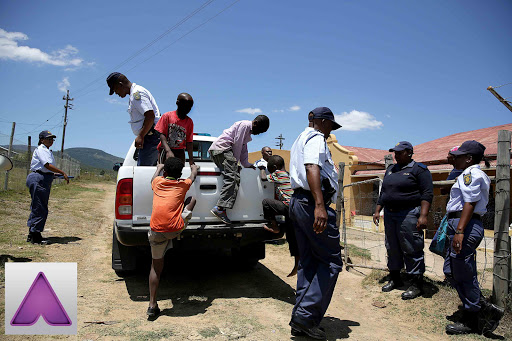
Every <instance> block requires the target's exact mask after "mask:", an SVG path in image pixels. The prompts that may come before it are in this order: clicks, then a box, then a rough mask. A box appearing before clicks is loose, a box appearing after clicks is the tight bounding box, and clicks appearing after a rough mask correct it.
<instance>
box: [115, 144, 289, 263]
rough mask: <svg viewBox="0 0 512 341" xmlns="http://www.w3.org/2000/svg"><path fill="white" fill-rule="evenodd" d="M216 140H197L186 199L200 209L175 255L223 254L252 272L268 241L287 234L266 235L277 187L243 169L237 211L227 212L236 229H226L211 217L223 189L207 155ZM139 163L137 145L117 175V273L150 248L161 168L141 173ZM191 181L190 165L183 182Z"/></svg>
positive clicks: (175, 244) (143, 169)
mask: <svg viewBox="0 0 512 341" xmlns="http://www.w3.org/2000/svg"><path fill="white" fill-rule="evenodd" d="M214 140H215V138H214V137H211V136H209V135H207V134H195V135H194V154H193V156H194V162H195V163H196V165H198V166H199V172H198V176H197V178H196V180H195V181H194V183H193V184H192V186H191V187H190V190H189V191H188V193H187V196H194V197H195V198H196V199H197V204H196V206H195V208H194V211H193V215H192V218H191V219H190V222H189V225H188V227H187V229H186V230H185V231H183V233H182V234H181V235H180V237H178V239H176V240H174V241H173V249H175V250H205V249H223V250H227V251H229V252H231V254H232V255H233V256H234V257H236V259H237V261H238V262H240V263H242V264H244V265H248V266H252V265H255V264H256V263H257V262H258V260H259V259H263V258H265V244H264V241H265V240H271V239H277V238H280V237H282V234H281V235H276V234H272V233H269V232H267V231H265V230H264V229H263V223H264V219H263V209H262V205H261V201H262V200H263V199H264V198H272V197H273V196H274V188H273V184H269V183H267V182H262V181H261V180H260V178H259V174H260V173H259V170H254V169H250V168H244V169H242V170H241V173H240V180H241V181H240V188H239V191H238V196H237V199H236V203H235V206H234V207H233V209H231V210H228V216H229V218H230V219H231V220H232V222H233V224H232V225H226V224H224V223H223V222H222V221H221V220H220V219H218V218H217V217H215V216H214V215H212V214H211V213H210V209H211V208H212V207H213V206H214V205H215V204H216V203H217V199H218V198H219V193H220V189H221V187H222V175H221V173H220V170H219V168H217V167H216V166H215V164H214V163H213V162H212V161H211V159H210V155H209V153H208V148H209V147H210V145H211V144H212V142H213V141H214ZM187 156H188V155H187ZM136 158H137V153H136V149H135V147H134V145H133V144H132V145H131V147H130V149H129V151H128V153H127V154H126V158H125V160H124V162H123V165H122V166H121V167H120V168H119V171H118V175H117V190H116V203H115V220H114V229H113V241H112V268H113V269H114V270H116V272H125V271H130V270H135V269H136V266H137V258H138V255H139V254H140V252H141V250H140V247H149V243H148V237H147V233H148V230H149V228H150V227H149V221H150V218H151V210H152V206H153V205H152V203H153V191H152V189H151V183H150V181H151V178H152V177H153V174H154V173H155V170H156V167H147V166H141V167H138V166H137V161H136ZM189 175H190V168H189V167H188V162H187V163H186V165H185V168H184V169H183V174H182V178H187V177H188V176H189ZM282 230H284V229H282Z"/></svg>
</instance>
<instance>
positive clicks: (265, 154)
mask: <svg viewBox="0 0 512 341" xmlns="http://www.w3.org/2000/svg"><path fill="white" fill-rule="evenodd" d="M271 156H272V148H270V147H268V146H265V147H263V148H261V159H259V160H258V161H256V162H255V163H254V167H257V168H259V169H265V173H266V174H267V175H268V174H270V173H269V172H268V169H267V163H268V159H269V158H270V157H271Z"/></svg>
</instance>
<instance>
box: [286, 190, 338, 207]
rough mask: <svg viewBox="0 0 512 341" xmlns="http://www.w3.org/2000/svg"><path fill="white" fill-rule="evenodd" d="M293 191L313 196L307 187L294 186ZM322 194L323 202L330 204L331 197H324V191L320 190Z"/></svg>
mask: <svg viewBox="0 0 512 341" xmlns="http://www.w3.org/2000/svg"><path fill="white" fill-rule="evenodd" d="M293 193H297V194H304V195H307V196H309V197H311V198H314V197H313V194H312V193H311V191H308V190H307V189H304V188H302V187H299V188H295V189H294V190H293ZM322 194H323V197H324V204H325V205H330V204H331V202H332V201H331V198H326V193H325V192H324V191H322Z"/></svg>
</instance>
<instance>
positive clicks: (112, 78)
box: [107, 72, 122, 95]
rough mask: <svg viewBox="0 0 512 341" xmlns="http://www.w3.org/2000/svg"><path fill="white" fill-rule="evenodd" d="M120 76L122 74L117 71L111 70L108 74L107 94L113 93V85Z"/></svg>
mask: <svg viewBox="0 0 512 341" xmlns="http://www.w3.org/2000/svg"><path fill="white" fill-rule="evenodd" d="M121 76H122V74H121V73H119V72H112V73H111V74H110V75H108V77H107V85H108V87H109V88H110V92H109V93H108V94H109V95H112V94H113V93H114V87H115V85H116V84H117V82H118V81H119V77H121Z"/></svg>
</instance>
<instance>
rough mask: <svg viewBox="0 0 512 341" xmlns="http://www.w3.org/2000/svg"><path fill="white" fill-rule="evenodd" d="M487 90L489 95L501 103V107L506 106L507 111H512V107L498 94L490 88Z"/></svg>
mask: <svg viewBox="0 0 512 341" xmlns="http://www.w3.org/2000/svg"><path fill="white" fill-rule="evenodd" d="M487 90H489V91H490V92H491V94H493V95H494V97H496V98H497V99H498V101H500V102H501V103H503V105H504V106H506V107H507V109H508V110H510V111H512V105H510V101H507V100H506V99H505V98H503V97H501V96H500V94H499V93H497V92H496V90H494V88H493V87H492V86H490V87H488V88H487Z"/></svg>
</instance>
